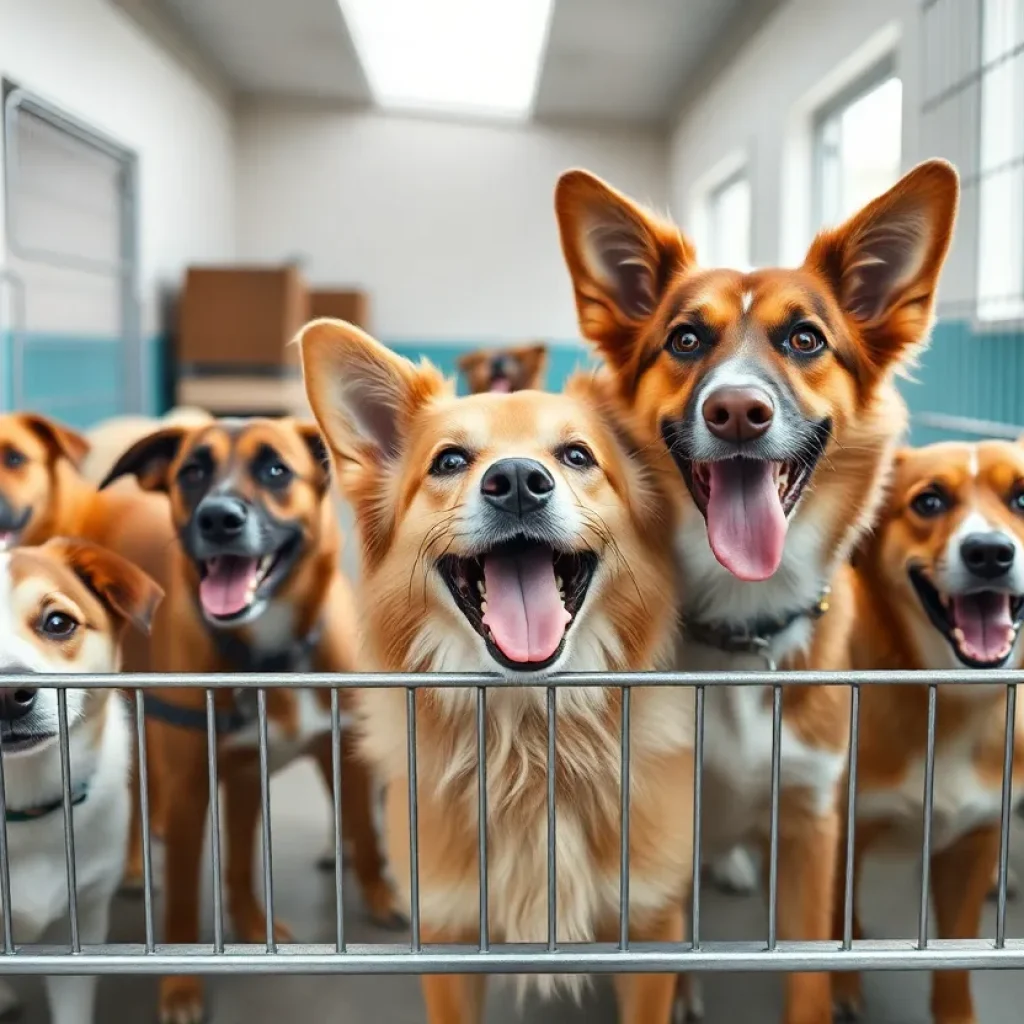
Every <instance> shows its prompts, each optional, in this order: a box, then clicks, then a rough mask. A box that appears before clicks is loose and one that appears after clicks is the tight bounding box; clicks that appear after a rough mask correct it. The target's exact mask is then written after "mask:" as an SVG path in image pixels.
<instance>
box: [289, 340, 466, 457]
mask: <svg viewBox="0 0 1024 1024" xmlns="http://www.w3.org/2000/svg"><path fill="white" fill-rule="evenodd" d="M297 341H298V343H299V345H300V346H301V349H302V374H303V377H304V379H305V383H306V395H307V396H308V398H309V404H310V406H311V407H312V409H313V415H314V416H316V420H317V423H319V425H320V429H321V431H323V435H324V437H325V439H326V440H327V443H328V445H329V446H330V447H331V449H332V451H333V452H334V455H335V457H336V458H338V459H340V460H342V461H344V462H349V463H354V464H356V465H358V466H360V467H363V468H366V467H369V466H373V465H380V464H382V463H387V462H391V461H393V460H394V459H396V458H397V457H398V456H399V455H400V454H401V452H402V449H403V447H404V446H405V443H406V441H407V437H408V430H409V426H410V423H411V422H412V419H413V417H414V416H415V414H416V413H417V412H418V411H419V409H421V408H422V407H423V406H424V405H425V404H426V403H427V402H428V401H430V399H431V398H434V397H435V396H437V395H441V394H444V393H446V392H447V391H448V387H447V385H446V383H445V380H444V378H443V377H442V376H441V374H440V373H439V372H438V371H437V370H435V369H434V367H432V366H431V365H430V364H429V363H423V364H421V365H420V366H414V365H413V364H412V363H410V362H409V360H408V359H403V358H402V357H401V356H398V355H395V353H394V352H392V351H391V350H390V349H389V348H386V347H385V346H384V345H382V344H380V342H378V341H374V340H373V338H371V337H370V336H369V335H368V334H364V333H363V332H362V331H361V330H359V328H358V327H354V326H353V325H352V324H349V323H345V322H344V321H342V320H314V321H313V322H312V323H310V324H307V325H306V326H305V327H304V328H303V329H302V331H300V332H299V336H298V339H297Z"/></svg>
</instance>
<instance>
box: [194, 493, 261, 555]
mask: <svg viewBox="0 0 1024 1024" xmlns="http://www.w3.org/2000/svg"><path fill="white" fill-rule="evenodd" d="M248 518H249V510H248V508H247V507H246V506H245V504H244V502H241V501H239V500H238V499H237V498H204V499H203V501H202V503H201V504H200V505H199V509H198V511H197V512H196V521H197V522H198V524H199V532H200V534H201V535H202V537H203V540H208V541H210V542H211V543H213V544H223V543H224V542H225V541H229V540H234V539H235V538H236V537H238V536H239V535H240V534H241V532H242V531H243V530H244V529H245V521H246V519H248Z"/></svg>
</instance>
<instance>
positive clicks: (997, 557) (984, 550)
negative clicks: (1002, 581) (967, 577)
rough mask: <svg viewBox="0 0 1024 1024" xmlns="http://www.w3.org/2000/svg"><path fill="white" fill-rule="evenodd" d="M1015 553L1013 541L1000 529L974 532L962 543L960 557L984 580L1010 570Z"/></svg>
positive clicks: (991, 578) (992, 578)
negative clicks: (988, 531)
mask: <svg viewBox="0 0 1024 1024" xmlns="http://www.w3.org/2000/svg"><path fill="white" fill-rule="evenodd" d="M1015 554H1016V549H1015V548H1014V545H1013V542H1012V541H1011V540H1010V538H1009V537H1007V536H1006V534H1005V533H999V531H998V530H993V531H992V532H991V533H972V534H970V535H969V536H968V537H965V538H964V542H963V543H962V544H961V545H960V557H961V558H962V559H963V560H964V565H966V566H967V568H968V569H969V570H970V571H971V572H972V573H973V574H974V575H975V576H980V577H981V578H982V579H983V580H994V579H995V578H996V577H997V576H1003V575H1005V574H1006V573H1007V572H1009V571H1010V569H1011V568H1012V567H1013V558H1014V555H1015Z"/></svg>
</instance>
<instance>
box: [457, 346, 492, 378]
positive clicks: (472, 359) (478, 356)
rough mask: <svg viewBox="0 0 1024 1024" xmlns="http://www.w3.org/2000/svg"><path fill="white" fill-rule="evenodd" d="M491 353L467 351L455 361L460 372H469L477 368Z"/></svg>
mask: <svg viewBox="0 0 1024 1024" xmlns="http://www.w3.org/2000/svg"><path fill="white" fill-rule="evenodd" d="M488 355H489V353H487V352H483V351H479V350H478V351H476V352H467V353H466V354H465V355H462V356H459V358H458V359H457V360H456V361H455V368H456V369H457V370H458V371H459V373H469V372H470V371H471V370H475V369H476V367H477V366H479V365H480V363H482V362H483V361H484V360H485V359H486V358H487V357H488Z"/></svg>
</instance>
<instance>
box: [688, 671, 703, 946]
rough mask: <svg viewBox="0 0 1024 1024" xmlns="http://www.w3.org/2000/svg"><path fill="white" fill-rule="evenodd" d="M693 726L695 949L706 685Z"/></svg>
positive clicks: (699, 693) (692, 910) (692, 927)
mask: <svg viewBox="0 0 1024 1024" xmlns="http://www.w3.org/2000/svg"><path fill="white" fill-rule="evenodd" d="M694 710H695V719H694V726H693V879H692V882H691V885H692V887H693V888H692V892H691V893H690V895H691V898H692V905H691V907H690V936H691V941H692V942H693V948H694V949H700V873H701V855H702V853H703V844H702V843H701V820H702V817H703V813H702V805H703V800H704V687H703V686H698V687H697V689H696V707H695V709H694Z"/></svg>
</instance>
